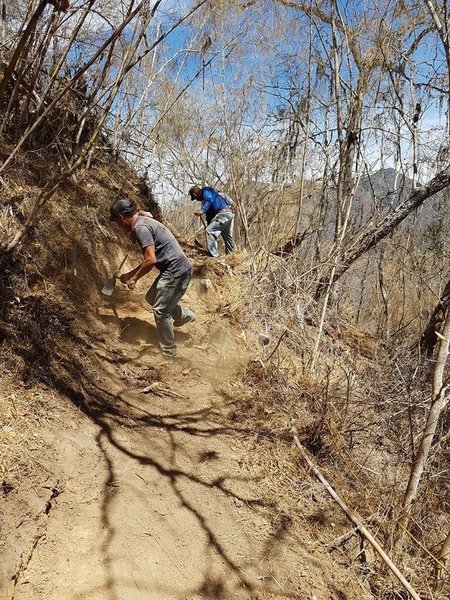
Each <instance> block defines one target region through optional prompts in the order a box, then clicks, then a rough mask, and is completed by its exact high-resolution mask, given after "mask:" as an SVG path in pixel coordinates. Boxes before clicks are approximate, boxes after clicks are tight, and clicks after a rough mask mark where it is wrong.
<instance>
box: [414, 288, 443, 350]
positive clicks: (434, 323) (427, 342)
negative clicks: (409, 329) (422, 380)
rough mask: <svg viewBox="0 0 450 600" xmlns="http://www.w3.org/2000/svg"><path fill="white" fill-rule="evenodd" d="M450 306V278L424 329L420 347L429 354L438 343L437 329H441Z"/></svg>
mask: <svg viewBox="0 0 450 600" xmlns="http://www.w3.org/2000/svg"><path fill="white" fill-rule="evenodd" d="M449 306H450V279H449V280H448V281H447V285H446V286H445V288H444V291H443V293H442V296H441V297H440V299H439V302H438V304H437V305H436V307H435V309H434V310H433V313H432V315H431V317H430V320H429V321H428V324H427V326H426V327H425V329H424V330H423V333H422V335H421V337H420V347H421V348H422V350H424V351H425V352H426V353H427V354H428V355H429V356H431V354H433V350H434V347H435V345H436V342H437V339H438V336H437V335H436V331H439V330H440V328H441V326H442V323H443V322H444V318H445V314H446V312H447V310H448V308H449Z"/></svg>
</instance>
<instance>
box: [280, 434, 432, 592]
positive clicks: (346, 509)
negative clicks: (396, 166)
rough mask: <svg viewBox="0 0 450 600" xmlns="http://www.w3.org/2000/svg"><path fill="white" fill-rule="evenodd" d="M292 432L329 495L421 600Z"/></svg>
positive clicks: (398, 577)
mask: <svg viewBox="0 0 450 600" xmlns="http://www.w3.org/2000/svg"><path fill="white" fill-rule="evenodd" d="M291 432H292V435H293V437H294V441H295V445H296V446H297V448H298V450H299V452H300V454H301V456H302V458H303V459H304V461H305V462H306V463H307V465H308V466H309V468H310V469H311V471H312V472H313V473H314V475H315V476H316V477H317V479H318V480H319V481H320V482H321V483H322V485H323V486H324V487H325V489H326V490H327V491H328V493H329V494H330V495H331V497H332V498H333V499H334V500H335V501H336V502H337V503H338V504H339V506H340V507H341V508H342V510H343V511H344V512H345V514H346V515H347V517H348V518H349V519H350V521H351V522H352V523H353V524H354V525H355V526H356V527H357V529H358V532H359V533H360V534H361V535H362V536H364V537H365V538H366V540H367V541H368V542H369V544H370V545H371V546H372V547H373V549H374V550H375V551H376V552H377V553H378V554H379V555H380V557H381V558H382V560H383V561H384V562H385V564H386V565H387V566H388V568H389V569H390V570H391V571H392V573H393V574H394V575H395V576H396V578H397V579H398V580H399V582H400V583H401V584H402V586H403V587H404V588H405V590H406V591H407V592H408V594H410V595H411V597H412V598H413V599H414V600H420V596H419V594H418V593H417V592H416V591H415V590H414V589H413V587H412V586H411V584H410V583H409V582H408V581H407V580H406V579H405V577H404V576H403V575H402V574H401V573H400V571H399V570H398V568H397V567H396V566H395V564H394V563H393V562H392V560H391V559H390V558H389V556H388V555H387V554H386V552H385V551H384V550H383V548H382V547H381V546H380V544H379V543H378V542H377V541H376V539H375V538H374V537H373V536H372V534H371V533H370V532H369V531H368V530H367V529H366V527H365V526H364V525H363V519H362V517H360V515H358V513H356V512H355V511H353V510H352V509H351V508H349V507H348V506H347V505H346V504H345V502H344V501H343V500H342V499H341V497H340V496H339V495H338V494H337V492H335V490H334V489H333V488H332V487H331V485H330V484H329V483H328V481H327V480H326V479H325V477H324V476H323V475H322V473H321V472H320V471H319V469H318V467H317V466H316V465H315V464H314V462H313V460H312V458H311V457H310V456H309V454H308V452H307V451H306V450H305V448H304V447H303V446H302V444H301V442H300V439H299V436H298V431H297V428H296V427H295V425H293V424H292V426H291Z"/></svg>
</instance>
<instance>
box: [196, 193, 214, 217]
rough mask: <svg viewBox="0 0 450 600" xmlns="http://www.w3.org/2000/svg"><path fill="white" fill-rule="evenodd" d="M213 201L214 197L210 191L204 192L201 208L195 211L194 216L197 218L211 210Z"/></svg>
mask: <svg viewBox="0 0 450 600" xmlns="http://www.w3.org/2000/svg"><path fill="white" fill-rule="evenodd" d="M213 200H214V196H213V194H212V192H211V191H210V190H204V191H203V194H202V207H201V208H200V209H198V210H196V211H195V213H194V214H196V215H197V217H200V216H201V215H204V214H205V213H206V212H207V211H208V210H209V209H210V208H211V205H212V203H213Z"/></svg>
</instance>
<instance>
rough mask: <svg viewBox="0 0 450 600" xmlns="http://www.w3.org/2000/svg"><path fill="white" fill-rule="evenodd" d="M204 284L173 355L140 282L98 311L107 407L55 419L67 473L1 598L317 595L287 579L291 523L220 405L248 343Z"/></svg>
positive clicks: (98, 366)
mask: <svg viewBox="0 0 450 600" xmlns="http://www.w3.org/2000/svg"><path fill="white" fill-rule="evenodd" d="M208 294H212V295H214V291H212V292H211V291H209V292H207V291H206V290H204V289H203V288H202V284H201V282H200V281H199V280H195V281H194V282H193V283H192V284H191V288H190V291H189V294H188V301H189V304H190V305H191V306H192V307H193V308H194V310H196V312H197V314H198V321H197V322H196V323H195V325H194V324H191V325H188V326H187V327H186V328H184V329H183V331H181V330H180V331H179V332H178V334H177V336H178V342H179V348H180V358H179V360H177V361H176V362H175V363H173V364H164V363H162V362H161V359H160V358H159V355H158V353H157V351H156V348H155V341H156V339H155V333H156V332H155V329H154V327H153V325H149V323H151V324H152V322H153V321H152V317H151V314H150V313H149V312H148V310H147V308H146V307H145V304H144V302H143V301H142V296H143V293H142V290H137V291H135V292H133V293H132V294H130V293H129V292H126V291H120V290H119V291H118V292H116V293H115V296H114V298H115V299H114V302H112V303H111V304H109V305H108V303H105V305H104V306H102V307H101V308H100V309H99V311H98V318H97V319H96V322H93V323H92V324H90V325H89V326H90V328H91V339H92V340H94V341H93V342H92V347H91V348H90V350H89V352H90V353H92V368H93V370H94V371H95V372H97V373H98V377H97V385H98V389H99V390H105V393H106V394H108V395H109V397H110V398H111V406H110V408H109V409H108V410H105V408H104V406H103V405H102V406H96V405H93V406H92V410H91V411H87V412H88V414H86V410H84V413H82V412H80V411H77V409H76V408H75V406H74V407H73V408H72V407H70V408H69V409H67V412H66V413H64V414H62V415H61V419H60V421H59V422H58V421H57V422H54V423H53V425H52V426H51V429H50V430H48V431H47V433H46V435H47V440H46V442H47V443H48V445H49V446H51V447H56V448H57V449H58V459H57V460H56V463H55V465H54V468H53V472H54V478H56V477H57V478H58V480H59V481H61V483H58V484H57V485H56V484H55V483H54V479H53V484H52V485H53V486H54V487H55V491H52V492H51V495H50V496H49V498H48V500H47V504H46V505H45V511H44V512H45V515H44V516H45V524H44V527H43V529H41V535H40V537H39V536H37V541H36V544H35V547H34V548H32V549H31V552H30V551H28V554H27V556H26V557H25V558H24V559H23V563H24V564H23V565H22V568H21V569H20V572H19V573H18V576H17V578H16V581H14V582H12V583H11V584H10V586H9V587H10V589H9V591H8V592H7V594H6V595H5V598H14V600H34V599H36V600H37V599H39V600H84V599H85V600H135V599H136V600H138V599H143V598H145V599H148V600H153V599H154V600H156V599H157V600H166V599H167V600H169V599H170V600H175V599H179V600H182V599H186V600H194V599H196V598H214V599H221V598H224V599H225V598H255V599H256V598H285V597H290V598H308V597H311V598H312V597H313V591H314V584H313V583H312V582H311V585H310V586H307V587H310V589H311V596H309V594H308V595H297V594H296V593H295V592H293V590H292V588H291V585H290V583H289V580H290V578H291V573H292V560H291V561H289V560H287V553H288V552H289V550H288V549H286V548H284V547H283V540H282V538H283V535H282V528H281V530H274V528H273V526H272V525H271V517H273V511H274V509H273V508H272V507H270V506H264V504H263V503H262V502H261V500H260V498H259V497H258V485H257V482H255V481H252V479H251V478H250V477H249V476H248V473H247V472H246V471H245V470H244V467H243V466H242V458H243V447H244V446H243V444H242V438H241V437H240V434H239V432H238V431H237V427H236V430H235V429H234V428H233V427H230V423H231V422H230V421H227V420H226V418H225V417H224V415H225V412H226V398H227V394H229V392H230V390H229V383H230V382H231V381H232V380H233V377H235V376H236V375H237V374H238V372H239V371H240V370H241V369H242V367H243V365H244V364H245V362H246V356H245V347H244V344H243V340H242V339H240V338H239V336H238V334H237V333H236V331H234V332H231V330H230V327H229V325H228V324H227V322H226V320H224V319H221V318H220V317H218V316H217V315H215V314H214V309H212V310H209V308H208V305H212V306H213V305H214V299H213V296H211V295H208ZM211 298H212V300H211ZM149 387H151V390H150V391H148V392H147V393H143V390H144V389H146V388H149ZM75 404H76V399H75ZM50 487H51V486H50ZM52 489H53V488H52ZM49 493H50V492H49V490H47V494H49ZM18 519H19V515H18ZM299 552H300V553H301V551H299ZM303 559H304V560H306V558H305V557H303ZM295 560H296V564H297V566H298V563H299V560H300V555H299V554H297V555H296V557H295ZM311 560H312V559H311ZM305 576H306V575H305Z"/></svg>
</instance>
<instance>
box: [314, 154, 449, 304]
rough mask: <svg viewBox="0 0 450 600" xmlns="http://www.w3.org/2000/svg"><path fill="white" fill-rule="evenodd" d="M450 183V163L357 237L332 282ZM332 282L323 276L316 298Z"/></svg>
mask: <svg viewBox="0 0 450 600" xmlns="http://www.w3.org/2000/svg"><path fill="white" fill-rule="evenodd" d="M449 184H450V165H449V166H448V167H447V168H446V169H444V170H443V171H441V172H440V173H438V174H437V175H436V176H435V177H433V179H432V180H431V181H430V182H429V183H428V185H426V186H425V187H423V188H420V189H417V190H414V191H413V192H411V194H410V195H409V197H408V198H407V199H406V200H405V201H404V202H402V203H401V204H399V205H398V206H397V207H396V208H395V209H394V210H393V211H391V212H390V213H388V214H387V215H386V216H385V217H383V218H382V219H381V220H380V221H379V222H378V223H377V224H376V225H374V226H373V227H372V228H371V229H370V230H369V231H367V232H366V233H363V234H362V235H360V236H359V237H357V238H356V240H355V242H354V243H353V244H352V245H351V247H350V248H348V249H347V250H346V251H344V252H343V253H342V254H341V256H340V257H338V258H337V260H336V264H337V266H335V273H334V276H333V281H332V283H333V284H334V283H336V281H338V279H339V278H340V277H342V275H343V274H344V273H345V272H346V271H347V269H348V268H349V267H350V266H351V265H352V264H353V263H354V262H355V261H356V260H357V259H358V258H359V257H360V256H362V255H363V254H365V253H366V252H367V251H368V250H370V249H371V248H373V247H374V246H376V244H378V242H379V241H380V240H382V239H384V238H385V237H387V236H388V235H389V234H390V233H392V232H393V231H394V229H395V228H396V227H397V226H398V225H399V224H400V223H401V222H402V221H404V220H405V219H406V217H407V216H408V215H410V214H411V213H412V212H413V211H414V210H415V209H416V208H418V207H419V206H421V205H422V204H423V203H424V202H425V200H428V198H431V196H433V195H434V194H436V193H437V192H440V191H441V190H443V189H444V188H446V187H447V186H448V185H449ZM329 283H330V275H329V274H327V275H325V276H324V277H321V279H320V281H319V283H318V285H317V289H316V292H315V294H314V299H315V300H319V299H320V298H321V297H322V296H323V294H324V293H325V291H326V290H327V287H328V285H329Z"/></svg>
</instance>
